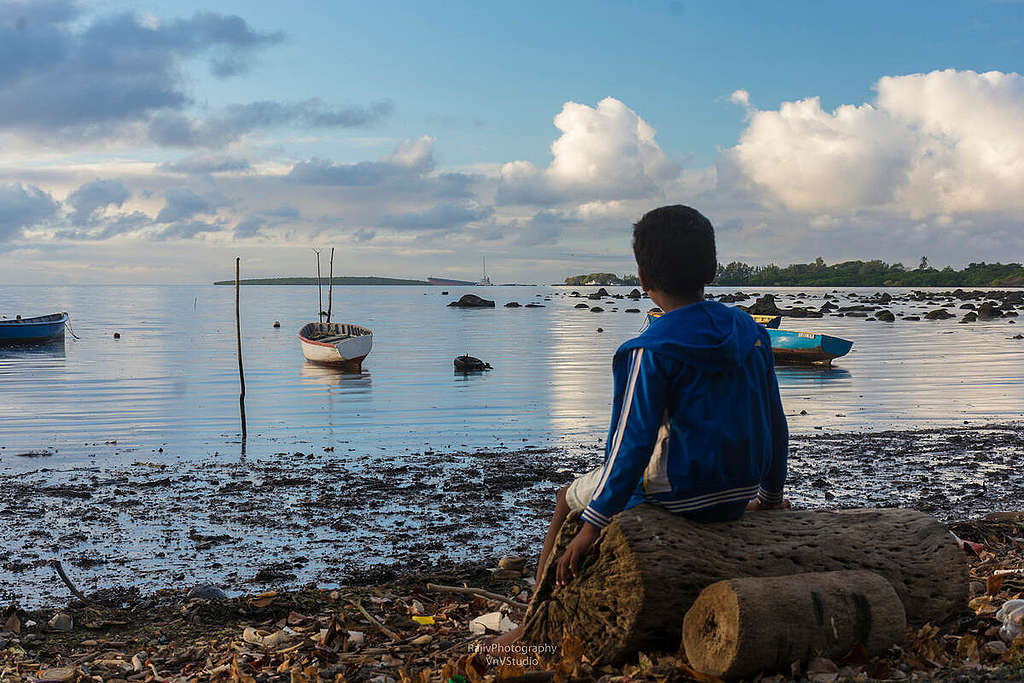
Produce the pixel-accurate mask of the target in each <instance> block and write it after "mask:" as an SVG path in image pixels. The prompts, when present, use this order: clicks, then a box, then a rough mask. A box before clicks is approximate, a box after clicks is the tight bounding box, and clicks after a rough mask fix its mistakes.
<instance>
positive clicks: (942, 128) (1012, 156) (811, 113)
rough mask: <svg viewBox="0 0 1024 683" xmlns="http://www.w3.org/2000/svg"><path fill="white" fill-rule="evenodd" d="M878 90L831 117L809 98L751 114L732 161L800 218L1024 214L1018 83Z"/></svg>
mask: <svg viewBox="0 0 1024 683" xmlns="http://www.w3.org/2000/svg"><path fill="white" fill-rule="evenodd" d="M877 91H878V96H877V98H876V101H875V102H873V103H865V104H861V105H842V106H840V107H837V108H836V109H834V110H833V111H831V112H827V111H825V110H823V109H822V107H821V102H820V100H819V99H818V98H817V97H811V98H808V99H804V100H800V101H797V102H784V103H783V104H782V105H781V106H780V107H779V109H778V110H770V111H757V110H754V111H752V112H751V114H750V121H749V125H748V127H747V129H746V130H745V131H744V133H743V135H742V137H741V139H740V142H739V144H738V145H737V146H736V147H734V148H732V149H731V150H729V151H728V154H729V155H730V156H731V157H732V159H733V160H734V161H735V162H736V163H737V164H738V166H739V168H740V169H741V170H742V172H743V174H744V175H745V176H746V178H748V179H749V180H751V181H753V182H754V183H755V184H756V185H758V186H760V187H761V188H762V189H763V190H765V191H766V192H767V195H768V196H769V197H770V198H772V199H774V200H777V201H778V202H780V203H781V204H782V205H783V206H785V207H786V208H788V209H792V210H797V211H809V212H822V211H837V210H852V211H856V210H863V209H887V210H891V211H896V212H899V213H901V214H904V215H910V216H924V215H933V214H958V213H969V212H987V211H1007V210H1014V209H1020V208H1024V77H1021V76H1020V75H1019V74H1016V73H1000V72H988V73H980V74H979V73H976V72H973V71H955V70H945V71H933V72H930V73H927V74H912V75H906V76H886V77H883V78H881V79H880V80H879V81H878V83H877ZM731 99H732V100H733V101H740V100H746V99H747V98H744V97H738V96H737V94H736V93H734V94H733V96H732V98H731ZM748 101H749V100H748ZM740 103H741V104H742V103H743V102H740Z"/></svg>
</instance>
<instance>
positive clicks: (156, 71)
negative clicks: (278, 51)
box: [0, 1, 283, 140]
mask: <svg viewBox="0 0 1024 683" xmlns="http://www.w3.org/2000/svg"><path fill="white" fill-rule="evenodd" d="M3 16H8V17H12V16H13V17H16V18H15V19H14V21H13V22H12V21H10V20H8V21H0V129H8V130H12V131H16V132H21V133H23V134H27V135H30V136H32V137H35V138H43V139H49V138H52V137H53V136H55V135H57V136H59V137H61V138H65V139H71V140H76V139H77V140H88V139H95V138H98V137H105V136H111V135H114V134H118V133H119V132H123V131H119V128H118V127H119V126H123V125H124V124H126V123H132V122H143V121H145V120H147V119H148V118H149V117H150V116H151V115H153V114H156V113H159V112H162V111H168V110H171V111H175V110H181V109H183V108H184V107H185V106H186V105H188V104H189V103H190V98H189V96H188V94H187V93H186V92H185V80H184V78H183V76H182V72H183V67H184V62H185V60H189V59H195V58H207V59H213V60H216V59H218V58H222V57H224V56H227V57H228V58H230V59H231V60H232V62H233V63H234V64H235V68H234V72H238V71H240V70H244V69H245V68H246V67H247V66H248V63H249V61H250V60H251V56H252V54H253V53H254V51H255V50H257V49H260V48H263V47H266V46H268V45H273V44H276V43H279V42H280V41H281V40H282V39H283V35H282V34H280V33H262V32H258V31H255V30H254V29H252V28H251V27H250V26H249V25H248V24H247V23H246V22H245V21H244V20H243V19H241V18H240V17H237V16H225V15H221V14H215V13H211V12H199V13H196V14H195V15H193V16H192V17H191V18H188V19H175V20H172V21H168V22H157V23H156V24H155V25H154V24H149V23H147V22H143V21H141V20H140V19H139V18H138V17H137V16H135V15H134V14H130V13H123V14H116V15H112V16H104V17H99V18H95V19H93V20H91V21H81V18H80V17H78V14H77V11H76V9H75V6H74V5H73V4H72V3H70V2H53V1H50V2H41V3H36V2H21V3H15V4H11V3H10V2H6V3H4V9H3V11H2V13H0V18H2V17H3ZM72 19H78V20H77V21H72ZM214 71H215V72H216V71H217V69H214ZM222 71H223V70H222Z"/></svg>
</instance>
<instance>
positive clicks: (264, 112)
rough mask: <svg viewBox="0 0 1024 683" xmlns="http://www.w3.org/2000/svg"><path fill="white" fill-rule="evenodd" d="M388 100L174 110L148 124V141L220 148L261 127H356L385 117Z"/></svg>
mask: <svg viewBox="0 0 1024 683" xmlns="http://www.w3.org/2000/svg"><path fill="white" fill-rule="evenodd" d="M393 108H394V107H393V105H392V104H391V102H390V101H387V100H382V101H380V102H375V103H373V104H371V105H370V106H369V107H348V108H341V109H337V108H331V107H328V106H327V105H326V104H325V103H324V102H323V101H322V100H320V99H316V98H314V99H309V100H305V101H304V102H297V103H283V102H272V101H269V100H264V101H259V102H251V103H249V104H235V105H231V106H228V107H226V108H225V109H224V111H222V112H221V113H219V114H217V115H214V116H210V117H206V118H196V117H193V116H189V115H187V114H183V113H180V112H177V111H163V112H159V113H158V114H156V115H154V116H153V117H152V118H151V119H150V121H149V125H148V136H149V139H150V140H152V141H153V142H155V143H156V144H158V145H162V146H166V147H220V146H222V145H225V144H227V143H229V142H233V141H235V140H237V139H239V138H240V137H241V136H242V135H245V134H246V133H249V132H251V131H253V130H256V129H261V128H274V127H280V126H305V127H311V128H355V127H359V126H369V125H372V124H375V123H378V122H380V121H381V120H383V119H384V118H386V117H387V116H388V115H389V114H390V113H391V111H392V110H393Z"/></svg>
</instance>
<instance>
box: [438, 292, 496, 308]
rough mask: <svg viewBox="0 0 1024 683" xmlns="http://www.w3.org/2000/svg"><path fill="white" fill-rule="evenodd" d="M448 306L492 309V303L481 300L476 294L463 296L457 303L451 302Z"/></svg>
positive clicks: (487, 300)
mask: <svg viewBox="0 0 1024 683" xmlns="http://www.w3.org/2000/svg"><path fill="white" fill-rule="evenodd" d="M448 305H449V306H455V307H456V308H494V302H493V301H490V300H489V299H483V298H481V297H478V296H477V295H476V294H464V295H463V296H462V298H460V299H459V300H458V301H453V302H451V303H450V304H448Z"/></svg>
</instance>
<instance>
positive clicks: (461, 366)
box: [454, 355, 493, 373]
mask: <svg viewBox="0 0 1024 683" xmlns="http://www.w3.org/2000/svg"><path fill="white" fill-rule="evenodd" d="M454 363H455V372H462V373H466V372H483V371H484V370H492V369H493V368H492V367H491V364H490V363H485V362H483V361H482V360H480V359H479V358H474V357H473V356H469V355H463V356H458V357H457V358H456V359H455V361H454Z"/></svg>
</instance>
